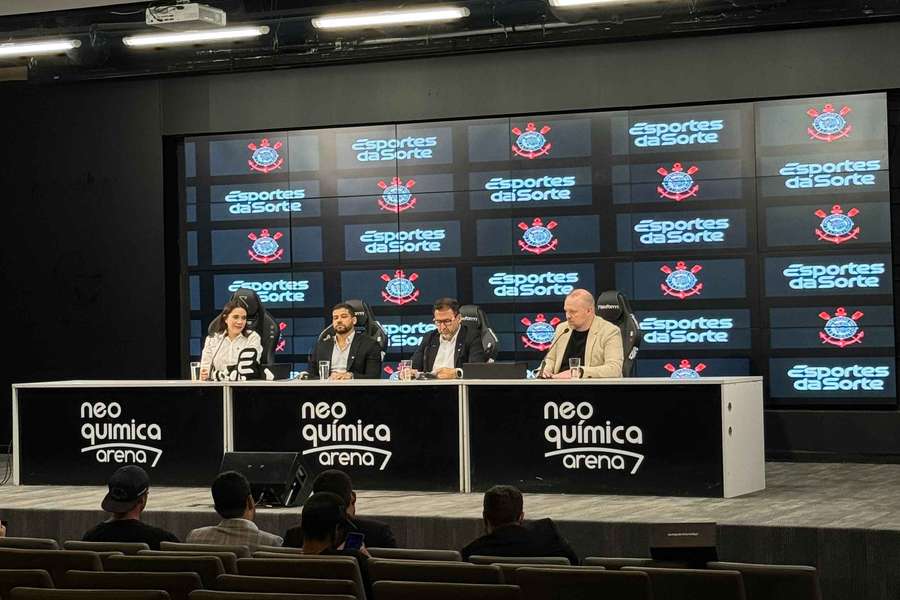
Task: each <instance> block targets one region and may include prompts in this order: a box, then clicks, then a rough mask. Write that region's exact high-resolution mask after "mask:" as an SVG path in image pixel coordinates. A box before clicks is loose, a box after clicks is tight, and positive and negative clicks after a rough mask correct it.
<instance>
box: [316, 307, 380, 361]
mask: <svg viewBox="0 0 900 600" xmlns="http://www.w3.org/2000/svg"><path fill="white" fill-rule="evenodd" d="M343 303H344V304H349V305H350V306H352V307H353V313H354V314H355V315H356V331H359V332H361V333H364V334H366V335H367V336H369V337H370V338H372V339H373V340H375V341H376V342H378V345H379V346H380V347H381V352H382V354H383V353H384V352H386V351H387V345H388V338H387V333H385V331H384V327H382V325H381V323H379V322H378V319H376V318H375V312H374V311H373V310H372V307H371V306H369V304H368V303H367V302H365V301H364V300H358V299H353V300H344V301H343ZM329 314H331V313H329ZM329 318H330V317H329ZM333 335H334V328H333V327H332V326H331V325H329V326H328V327H326V328H325V329H323V330H322V333H320V334H319V337H318V339H317V340H316V341H317V342H321V341H322V340H324V339H325V338H326V337H329V336H333Z"/></svg>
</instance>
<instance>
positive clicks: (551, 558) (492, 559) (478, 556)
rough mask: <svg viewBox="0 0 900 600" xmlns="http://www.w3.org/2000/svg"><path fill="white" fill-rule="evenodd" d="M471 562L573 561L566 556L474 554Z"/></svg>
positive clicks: (549, 563) (533, 563)
mask: <svg viewBox="0 0 900 600" xmlns="http://www.w3.org/2000/svg"><path fill="white" fill-rule="evenodd" d="M469 562H470V563H472V564H475V565H494V564H502V563H518V564H522V565H560V566H566V567H568V566H570V565H571V564H572V563H570V562H569V559H568V558H566V557H565V556H484V555H481V554H473V555H472V556H470V557H469Z"/></svg>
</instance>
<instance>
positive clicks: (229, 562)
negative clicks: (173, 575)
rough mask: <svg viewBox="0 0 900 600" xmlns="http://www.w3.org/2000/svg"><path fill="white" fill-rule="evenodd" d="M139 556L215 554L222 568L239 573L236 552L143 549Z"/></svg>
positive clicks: (227, 571)
mask: <svg viewBox="0 0 900 600" xmlns="http://www.w3.org/2000/svg"><path fill="white" fill-rule="evenodd" d="M138 556H215V557H217V558H218V559H219V560H221V561H222V568H224V569H225V573H230V574H232V575H234V574H236V573H237V556H235V555H234V552H213V551H210V550H202V551H198V552H192V551H190V550H141V551H140V552H138Z"/></svg>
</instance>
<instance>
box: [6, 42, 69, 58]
mask: <svg viewBox="0 0 900 600" xmlns="http://www.w3.org/2000/svg"><path fill="white" fill-rule="evenodd" d="M79 46H81V42H80V41H78V40H45V41H40V42H39V41H34V42H20V43H14V44H0V57H8V56H37V55H39V54H60V53H62V52H66V51H67V50H72V49H73V48H78V47H79Z"/></svg>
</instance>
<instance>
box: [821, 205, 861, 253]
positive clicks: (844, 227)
mask: <svg viewBox="0 0 900 600" xmlns="http://www.w3.org/2000/svg"><path fill="white" fill-rule="evenodd" d="M858 214H859V209H858V208H851V209H850V210H848V211H847V212H846V213H845V212H844V209H842V208H841V205H840V204H835V205H834V206H832V207H831V213H828V214H826V213H825V211H824V210H822V209H821V208H820V209H819V210H817V211H816V212H815V215H816V216H817V217H819V218H820V219H822V222H821V223H819V226H818V227H816V237H817V238H819V239H820V240H822V241H823V242H831V243H832V244H843V243H844V242H846V241H847V240H855V239H859V226H858V225H855V223H854V222H853V217H855V216H856V215H858Z"/></svg>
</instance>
